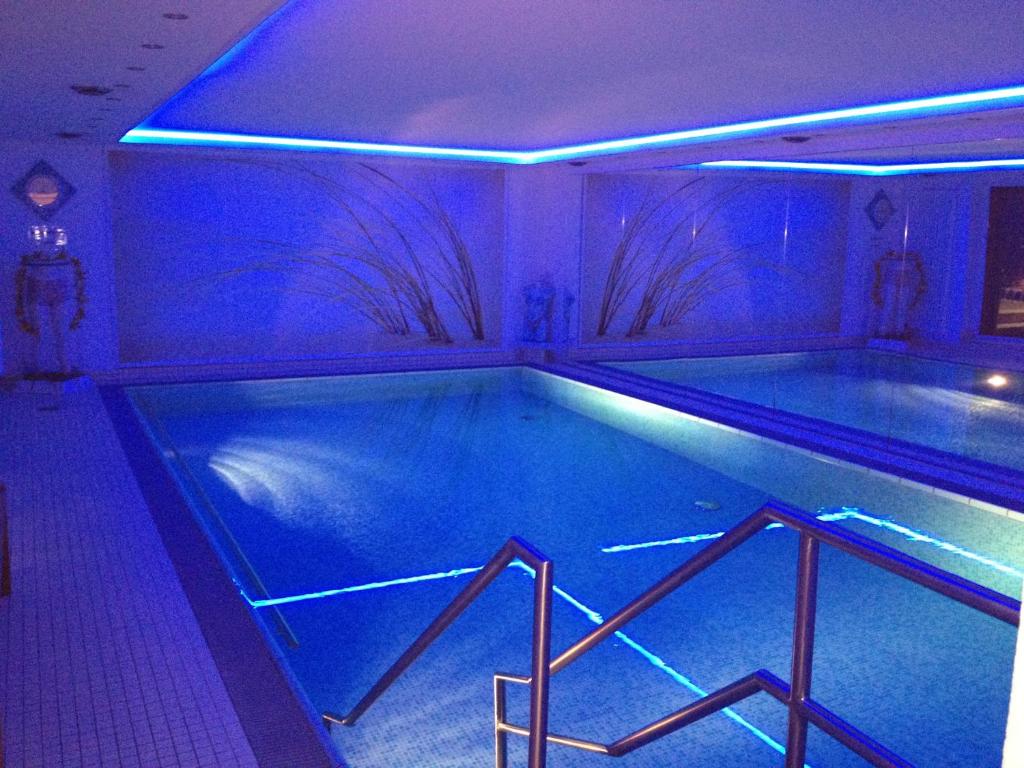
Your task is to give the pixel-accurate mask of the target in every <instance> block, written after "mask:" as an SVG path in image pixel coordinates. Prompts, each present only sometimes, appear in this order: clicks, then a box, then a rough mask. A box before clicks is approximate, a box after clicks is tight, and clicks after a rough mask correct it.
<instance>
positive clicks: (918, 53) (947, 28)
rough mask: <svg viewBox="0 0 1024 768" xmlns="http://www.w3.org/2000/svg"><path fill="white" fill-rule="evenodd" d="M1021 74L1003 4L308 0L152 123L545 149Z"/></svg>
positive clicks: (1018, 43) (1021, 12)
mask: <svg viewBox="0 0 1024 768" xmlns="http://www.w3.org/2000/svg"><path fill="white" fill-rule="evenodd" d="M1015 83H1024V3H1021V2H1006V0H971V1H970V2H963V0H903V2H899V3H879V2H877V0H864V1H861V0H842V1H841V2H822V0H775V1H773V2H762V1H761V0H702V1H701V2H697V1H695V0H514V2H509V0H387V1H386V2H381V0H292V2H290V3H289V4H288V5H287V6H286V7H285V8H284V10H283V11H282V12H281V13H280V14H279V15H278V16H277V17H275V18H274V19H273V20H272V21H271V22H270V23H268V24H266V25H265V26H264V27H263V28H262V29H261V30H260V31H259V33H258V34H257V35H255V36H254V37H253V39H252V40H251V41H250V43H249V44H248V45H247V46H246V47H245V49H244V50H243V51H241V52H240V54H239V55H237V56H236V57H234V58H233V59H232V60H231V62H229V63H228V64H226V65H225V66H224V67H222V68H220V69H219V70H218V71H217V73H216V74H214V75H212V76H210V77H207V78H204V79H202V80H201V81H199V82H196V83H194V84H193V85H192V86H191V87H189V88H188V89H187V90H186V91H185V92H184V93H183V94H182V95H181V97H180V98H177V99H175V100H173V101H172V102H171V103H170V104H169V105H168V106H167V107H166V108H165V109H163V110H161V112H160V113H159V114H158V116H157V117H156V120H155V124H156V125H158V126H159V127H163V128H185V129H201V130H202V129H205V130H217V131H228V132H239V133H259V134H274V135H281V136H306V137H317V138H341V139H351V140H357V141H381V142H389V143H410V144H427V145H440V146H470V147H487V148H499V149H536V148H546V147H552V146H558V145H566V144H575V143H580V142H584V141H593V140H600V139H607V138H619V137H624V136H633V135H643V134H651V133H659V132H667V131H673V130H679V129H683V128H691V127H699V126H707V125H719V124H723V123H730V122H737V121H740V120H745V119H753V118H759V117H773V116H777V115H789V114H796V113H801V112H811V111H815V110H821V109H827V108H832V107H840V106H847V105H857V104H870V103H873V102H879V101H892V100H897V99H903V98H911V97H915V96H925V95H933V94H945V93H954V92H959V91H967V90H976V89H982V88H987V87H997V86H1005V85H1011V84H1015Z"/></svg>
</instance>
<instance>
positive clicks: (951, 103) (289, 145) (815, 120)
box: [121, 65, 1024, 165]
mask: <svg viewBox="0 0 1024 768" xmlns="http://www.w3.org/2000/svg"><path fill="white" fill-rule="evenodd" d="M215 66H216V65H215ZM175 98H177V97H175ZM1022 105H1024V85H1014V86H1009V87H1006V88H993V89H988V90H983V91H970V92H967V93H954V94H946V95H943V96H929V97H925V98H920V99H909V100H904V101H895V102H888V103H884V104H867V105H862V106H857V107H846V108H842V109H831V110H825V111H821V112H808V113H804V114H800V115H789V116H784V117H773V118H768V119H765V120H748V121H744V122H739V123H729V124H726V125H717V126H708V127H704V128H692V129H687V130H682V131H672V132H670V133H658V134H652V135H648V136H634V137H631V138H625V139H611V140H607V141H596V142H589V143H585V144H574V145H571V146H564V147H552V148H550V149H539V150H524V151H514V150H499V149H485V148H468V147H430V146H422V145H415V144H389V143H385V142H361V141H345V140H334V139H310V138H300V137H288V136H262V135H255V134H241V133H223V132H217V131H193V130H165V129H161V128H158V127H155V126H151V125H147V124H145V123H143V124H142V125H139V126H137V127H135V128H132V129H131V130H130V131H128V132H127V133H126V134H125V135H124V136H122V137H121V141H122V142H124V143H126V144H182V145H192V146H229V147H260V148H264V149H297V150H314V151H315V150H319V151H333V152H351V153H357V154H375V155H402V156H407V157H423V158H438V159H449V160H480V161H485V162H493V163H510V164H514V165H533V164H537V163H548V162H555V161H559V160H573V159H576V158H581V157H593V156H598V155H611V154H618V153H622V152H634V151H639V150H645V149H664V148H667V147H674V146H679V145H683V144H695V143H700V142H705V141H714V140H716V139H725V138H736V137H741V136H749V135H757V134H761V133H766V132H769V131H774V130H779V129H784V128H793V127H796V126H806V125H830V124H844V123H857V122H863V121H869V120H880V119H885V118H900V119H905V118H914V117H925V116H929V115H937V114H944V113H953V112H970V111H979V110H986V109H998V108H1007V107H1013V106H1022Z"/></svg>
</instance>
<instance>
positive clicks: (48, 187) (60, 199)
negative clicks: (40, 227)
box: [11, 160, 75, 220]
mask: <svg viewBox="0 0 1024 768" xmlns="http://www.w3.org/2000/svg"><path fill="white" fill-rule="evenodd" d="M11 192H12V193H13V194H14V196H15V197H17V198H18V199H19V200H21V202H23V203H24V204H25V205H26V206H28V207H29V208H30V209H31V210H32V211H33V212H34V213H35V214H36V215H38V216H39V217H40V218H42V219H44V220H46V219H49V218H50V217H51V216H53V214H55V213H56V212H57V211H59V210H60V209H61V207H63V205H64V203H66V202H67V201H68V200H69V199H70V198H71V196H72V195H73V194H75V188H74V187H73V186H71V184H69V183H68V182H67V181H66V180H65V179H64V177H63V176H61V175H60V174H59V173H57V171H55V170H54V169H53V168H52V167H50V164H49V163H47V162H46V161H45V160H40V161H39V162H38V163H36V164H35V165H33V166H32V167H31V168H30V169H29V171H28V173H26V174H25V175H24V176H22V177H21V178H20V179H18V181H16V182H15V183H14V186H13V187H11Z"/></svg>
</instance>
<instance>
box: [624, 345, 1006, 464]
mask: <svg viewBox="0 0 1024 768" xmlns="http://www.w3.org/2000/svg"><path fill="white" fill-rule="evenodd" d="M609 365H613V366H614V367H616V368H621V369H623V370H627V371H631V372H633V373H638V374H640V375H643V376H648V377H650V378H654V379H658V380H661V381H666V382H669V383H673V384H682V385H685V386H689V387H694V388H697V389H702V390H706V391H708V392H714V393H715V394H719V395H725V396H726V397H731V398H735V399H737V400H743V401H745V402H749V403H755V404H757V405H762V406H765V407H768V408H778V409H780V410H783V411H788V412H790V413H796V414H800V415H803V416H812V417H815V418H819V419H825V420H826V421H831V422H834V423H837V424H842V425H844V426H849V427H856V428H857V429H863V430H867V431H869V432H874V433H876V434H879V435H882V436H885V437H891V438H896V439H899V440H904V441H907V442H911V443H917V444H921V445H926V446H928V447H931V448H937V449H939V450H942V451H948V452H952V453H957V454H960V455H962V456H967V457H970V458H974V459H980V460H982V461H986V462H990V463H993V464H998V465H1000V466H1005V467H1012V468H1014V469H1016V470H1022V471H1024V442H1022V441H1021V440H1020V434H1021V429H1022V428H1024V374H1020V373H1017V372H1013V371H1007V370H1005V369H996V368H976V367H972V366H968V365H960V364H955V363H946V362H940V361H936V360H926V359H922V358H916V357H909V356H905V355H896V354H890V353H885V352H879V351H874V350H864V349H856V350H854V349H844V350H828V351H823V352H797V353H787V354H774V355H744V356H741V357H714V358H689V359H677V360H652V361H634V362H622V363H609ZM993 376H1002V377H1003V378H1004V379H1005V383H1002V382H1001V381H1000V379H998V378H997V379H994V380H993V381H994V382H995V383H996V384H1001V386H995V385H994V384H993V383H990V380H992V377H993Z"/></svg>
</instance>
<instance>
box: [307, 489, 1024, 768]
mask: <svg viewBox="0 0 1024 768" xmlns="http://www.w3.org/2000/svg"><path fill="white" fill-rule="evenodd" d="M779 525H782V526H785V527H787V528H790V529H792V530H794V531H796V532H797V533H799V534H800V543H799V555H798V562H797V586H796V612H795V620H794V628H793V644H792V666H791V675H790V678H791V679H790V682H788V683H787V682H786V681H784V680H782V679H781V678H779V677H777V676H776V675H774V674H773V673H771V672H770V671H768V670H765V669H760V670H755V671H754V672H752V673H750V674H749V675H746V676H744V677H742V678H740V679H739V680H736V681H735V682H733V683H730V684H729V685H726V686H725V687H723V688H720V689H719V690H717V691H714V692H712V693H709V694H707V695H705V696H703V697H701V698H700V699H698V700H697V701H695V702H692V703H690V704H688V705H687V706H685V707H683V708H682V709H679V710H677V711H675V712H673V713H670V714H669V715H666V716H665V717H663V718H661V719H659V720H656V721H654V722H652V723H650V724H648V725H646V726H644V727H642V728H640V729H639V730H637V731H634V732H633V733H630V734H628V735H626V736H624V737H622V738H620V739H618V740H616V741H614V742H612V743H610V744H600V743H597V742H592V741H587V740H585V739H578V738H575V737H572V736H565V735H560V734H553V733H550V732H549V731H548V729H547V725H548V691H549V684H550V677H551V676H552V675H555V674H557V673H558V672H560V671H561V670H562V669H565V668H566V667H568V666H569V665H571V664H573V663H574V662H575V661H576V660H578V659H579V658H580V657H582V656H584V655H586V654H587V653H588V652H589V651H590V650H592V649H593V648H595V647H596V646H597V645H598V644H600V643H601V642H602V641H604V640H605V639H606V638H608V637H609V636H612V635H615V636H619V637H621V636H622V632H621V629H622V627H624V626H625V625H626V624H628V623H629V622H631V621H633V620H634V619H635V618H637V617H638V616H640V615H641V614H643V613H644V612H646V611H647V610H649V609H650V608H652V607H654V606H655V605H657V604H658V603H659V602H661V600H663V599H664V598H666V597H668V596H669V595H670V594H672V593H673V592H675V591H676V590H677V589H679V588H680V587H681V586H682V585H683V584H685V583H686V582H688V581H690V580H691V579H692V578H694V577H695V576H697V575H698V574H700V573H702V572H703V571H705V570H706V569H707V568H709V567H711V566H712V565H714V564H715V563H716V562H717V561H718V560H720V559H721V558H723V557H725V556H726V555H727V554H729V553H730V552H731V551H732V550H734V549H736V548H737V547H739V546H740V545H741V544H743V543H744V542H745V541H747V540H748V539H750V538H752V537H754V536H755V535H757V534H758V533H760V532H761V531H763V530H766V529H768V528H770V527H777V526H779ZM821 544H826V545H828V546H831V547H833V548H835V549H838V550H840V551H842V552H845V553H847V554H849V555H852V556H854V557H856V558H859V559H860V560H862V561H864V562H866V563H868V564H870V565H873V566H874V567H876V568H881V569H882V570H885V571H888V572H889V573H892V574H894V575H896V576H899V577H901V578H903V579H906V580H908V581H911V582H914V583H916V584H918V585H920V586H922V587H924V588H926V589H929V590H931V591H933V592H936V593H937V594H940V595H943V596H945V597H947V598H949V599H951V600H954V601H956V602H958V603H961V604H962V605H965V606H967V607H969V608H973V609H974V610H976V611H979V612H981V613H984V614H986V615H988V616H991V617H993V618H995V619H997V620H999V621H1002V622H1004V623H1006V624H1009V625H1011V626H1019V624H1020V606H1021V604H1020V602H1019V601H1018V600H1014V599H1013V598H1010V597H1007V596H1005V595H1002V594H1000V593H998V592H996V591H994V590H991V589H989V588H987V587H984V586H982V585H980V584H977V583H975V582H973V581H970V580H968V579H965V578H963V577H960V576H957V575H955V574H953V573H951V572H949V571H945V570H942V569H940V568H937V567H935V566H933V565H930V564H928V563H926V562H924V561H922V560H918V559H917V558H914V557H911V556H910V555H906V554H904V553H902V552H900V551H899V550H896V549H893V548H891V547H887V546H885V545H884V544H881V543H879V542H877V541H874V540H872V539H870V538H867V537H865V536H861V535H860V534H857V533H855V532H852V531H849V530H846V529H844V528H842V527H840V526H837V525H835V524H834V523H833V522H831V521H829V520H822V519H820V517H816V516H814V515H811V514H808V513H806V512H804V511H802V510H799V509H795V508H793V507H789V506H787V505H785V504H782V503H780V502H770V503H769V504H766V505H765V506H763V507H761V509H759V510H758V511H757V512H755V513H754V514H753V515H751V516H750V517H748V518H747V519H746V520H744V521H742V522H740V523H739V524H738V525H736V526H735V527H733V528H732V529H730V530H729V531H727V532H725V533H724V534H723V535H722V536H721V537H719V538H717V539H715V540H713V541H712V542H711V543H710V544H708V546H707V547H705V548H704V549H702V550H701V551H700V552H698V553H697V554H696V555H694V556H693V557H691V558H690V559H689V560H687V561H686V562H684V563H683V564H682V565H681V566H679V567H678V568H676V569H675V570H673V571H672V572H671V573H669V574H668V575H667V576H665V577H664V578H662V579H661V580H660V581H658V582H657V583H656V584H654V585H653V586H652V587H650V588H649V589H647V590H646V591H645V592H643V593H642V594H641V595H639V596H638V597H636V598H635V599H634V600H632V601H631V602H629V603H628V604H627V605H626V606H624V607H623V608H622V609H620V610H619V611H618V612H617V613H615V614H614V615H613V616H611V617H610V618H608V619H607V620H605V621H600V622H599V623H598V626H597V628H595V629H594V630H592V631H591V632H589V633H588V634H586V635H585V636H584V637H582V638H581V639H579V640H578V641H576V642H575V643H574V644H573V645H572V646H570V647H569V648H567V649H566V650H564V651H563V652H562V653H560V654H559V655H558V656H556V657H554V658H551V604H552V595H553V593H554V591H555V589H556V588H555V587H554V583H553V572H554V564H553V563H552V561H551V560H550V559H549V558H547V557H545V556H544V555H543V554H542V553H541V552H539V550H537V549H536V548H534V547H533V546H531V545H530V544H529V543H528V542H526V541H524V540H522V539H519V538H517V537H513V538H512V539H509V541H508V542H507V543H506V544H505V545H504V546H503V547H502V548H501V549H500V550H499V551H498V553H497V554H496V555H495V556H494V557H493V558H491V560H490V561H489V562H488V563H487V565H485V566H484V567H483V568H482V569H481V570H480V571H479V572H478V573H477V574H476V575H475V576H474V578H473V580H472V581H471V582H470V583H469V584H468V585H467V586H466V587H465V588H464V589H463V590H462V592H460V593H459V595H458V596H456V598H455V599H454V600H453V601H452V602H451V603H450V604H449V605H448V607H447V608H445V609H444V610H443V611H442V612H441V613H440V614H439V615H438V617H437V618H436V619H435V620H434V621H433V622H432V623H431V624H430V626H429V627H427V629H426V630H424V631H423V633H422V634H421V635H420V636H419V637H418V638H417V639H416V640H415V641H414V642H413V643H412V644H411V645H410V646H409V648H408V649H407V650H406V651H405V652H404V653H403V654H402V656H400V657H399V659H398V660H397V661H396V662H395V663H394V664H393V665H392V666H391V667H390V668H389V669H388V670H387V672H385V673H384V674H383V675H382V676H381V677H380V678H379V679H378V680H377V682H376V683H375V684H374V685H373V687H372V688H371V689H370V690H369V691H368V692H367V694H366V695H365V696H364V697H363V698H362V699H361V700H360V701H359V703H358V704H356V706H355V707H354V708H353V709H352V711H351V712H349V713H348V714H346V715H337V714H333V713H324V715H323V719H324V721H325V722H326V723H327V724H328V725H329V726H330V725H346V726H352V725H355V724H356V722H357V721H358V720H359V717H360V716H361V715H362V714H363V713H364V712H365V711H366V710H367V709H369V708H370V707H371V706H372V705H373V703H374V702H375V701H377V700H378V699H379V698H380V697H381V696H382V695H383V694H384V693H385V692H386V691H387V690H388V688H390V687H391V685H392V684H394V683H395V681H397V680H398V678H399V677H401V676H402V674H403V673H404V672H405V671H406V670H407V669H408V668H409V667H410V666H412V664H413V663H414V662H415V661H416V660H417V659H418V658H419V657H420V655H421V654H422V653H423V652H424V651H426V649H427V648H428V647H429V646H430V645H431V644H432V643H433V642H434V641H435V640H437V639H438V637H440V636H441V635H442V634H443V633H444V631H445V630H446V629H447V628H448V627H449V626H450V625H451V624H452V623H453V622H454V621H455V620H456V619H457V618H458V616H459V615H460V614H461V613H462V612H463V611H464V610H465V609H466V608H468V607H469V605H470V604H472V603H473V602H474V601H475V600H476V599H477V597H479V595H480V594H481V593H482V592H484V591H485V590H486V589H487V587H488V586H489V585H490V583H491V582H492V581H494V579H495V578H497V576H498V575H499V574H500V573H502V572H503V571H504V570H505V569H506V568H507V567H508V566H510V565H513V564H515V565H520V567H524V569H525V570H527V571H529V572H531V575H532V576H533V577H534V617H533V645H532V662H531V675H530V676H529V677H525V676H520V675H511V674H507V673H496V674H495V675H494V682H493V688H494V739H495V766H496V768H507V762H508V737H509V736H510V735H512V736H520V737H524V738H527V739H528V740H529V753H528V754H529V758H528V765H529V768H544V766H545V765H546V760H547V746H548V744H555V745H559V746H565V747H570V748H575V749H580V750H584V751H588V752H593V753H598V754H602V755H607V756H609V757H619V756H622V755H626V754H628V753H630V752H633V751H635V750H637V749H640V748H641V747H643V746H645V745H647V744H650V743H652V742H654V741H657V740H658V739H660V738H662V737H664V736H667V735H669V734H671V733H675V732H676V731H678V730H680V729H682V728H685V727H686V726H688V725H691V724H693V723H696V722H698V721H700V720H703V719H704V718H705V717H708V716H710V715H712V714H715V713H718V712H723V711H729V707H731V706H732V705H734V704H736V703H738V702H740V701H742V700H744V699H746V698H749V697H750V696H753V695H755V694H757V693H760V692H765V693H768V694H769V695H770V696H772V697H773V698H775V699H777V700H778V701H779V702H781V703H782V704H784V705H785V706H786V707H787V709H788V713H789V717H788V732H787V739H786V747H785V750H784V753H785V755H786V763H785V765H786V768H808V767H807V765H806V762H805V760H806V752H807V734H808V725H810V724H813V725H815V726H816V727H817V728H819V729H820V730H822V731H824V732H825V733H826V734H828V735H829V736H831V737H832V738H833V739H835V740H836V741H838V742H839V743H841V744H842V745H843V746H845V747H847V748H848V749H849V750H851V751H852V752H854V753H855V754H857V755H859V756H860V757H861V758H863V759H864V760H866V761H867V762H868V763H870V764H871V765H874V766H877V767H878V768H913V765H912V764H911V763H910V762H908V761H906V760H905V759H903V758H902V757H900V756H899V755H897V754H896V753H894V752H892V751H891V750H889V749H888V748H886V747H885V746H884V745H882V744H880V743H878V742H876V741H875V740H873V739H872V738H871V737H870V736H868V735H867V734H865V733H863V732H862V731H860V730H858V729H857V728H856V727H855V726H853V725H852V724H850V723H848V722H846V721H845V720H843V719H842V718H840V717H839V716H838V715H836V714H835V713H834V712H832V711H831V710H830V709H828V707H826V706H824V705H823V704H821V703H819V702H817V701H815V700H814V699H813V698H812V697H811V670H812V667H813V659H814V631H815V616H816V611H817V602H818V595H817V592H818V571H819V557H818V556H819V549H820V545H821ZM510 684H513V685H526V686H529V688H530V722H529V727H524V726H520V725H516V724H514V723H510V722H508V718H507V708H506V691H507V686H508V685H510Z"/></svg>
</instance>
